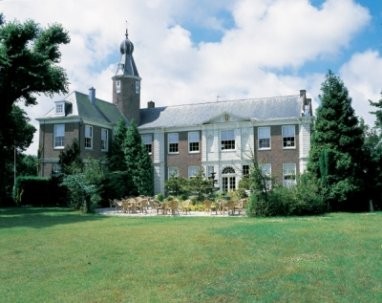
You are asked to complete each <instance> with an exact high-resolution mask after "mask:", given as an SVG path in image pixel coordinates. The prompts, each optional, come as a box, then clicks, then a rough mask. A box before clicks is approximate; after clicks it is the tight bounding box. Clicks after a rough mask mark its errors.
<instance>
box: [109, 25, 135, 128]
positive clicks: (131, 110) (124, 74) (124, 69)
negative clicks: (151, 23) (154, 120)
mask: <svg viewBox="0 0 382 303" xmlns="http://www.w3.org/2000/svg"><path fill="white" fill-rule="evenodd" d="M133 51H134V44H133V43H132V42H131V41H130V40H129V35H128V31H127V29H126V33H125V39H124V40H123V41H122V43H121V46H120V52H121V60H120V62H119V64H118V67H117V71H116V73H115V75H114V76H113V78H112V80H113V103H114V104H115V105H116V106H117V107H118V109H119V110H120V111H121V112H122V113H123V114H124V116H125V117H126V118H127V119H128V121H129V122H131V121H132V120H134V121H135V122H136V123H137V125H139V122H140V117H139V116H140V113H139V112H140V111H139V110H140V97H141V77H140V76H139V74H138V70H137V66H136V65H135V61H134V58H133Z"/></svg>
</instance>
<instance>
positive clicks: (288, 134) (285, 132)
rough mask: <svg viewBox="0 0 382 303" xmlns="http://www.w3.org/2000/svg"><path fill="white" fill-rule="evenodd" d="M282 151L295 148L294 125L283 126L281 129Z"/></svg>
mask: <svg viewBox="0 0 382 303" xmlns="http://www.w3.org/2000/svg"><path fill="white" fill-rule="evenodd" d="M281 133H282V138H283V148H284V149H294V148H296V125H294V124H291V125H283V126H282V128H281Z"/></svg>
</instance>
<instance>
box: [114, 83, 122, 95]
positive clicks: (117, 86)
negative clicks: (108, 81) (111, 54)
mask: <svg viewBox="0 0 382 303" xmlns="http://www.w3.org/2000/svg"><path fill="white" fill-rule="evenodd" d="M115 92H116V93H117V94H119V93H120V92H121V80H116V81H115Z"/></svg>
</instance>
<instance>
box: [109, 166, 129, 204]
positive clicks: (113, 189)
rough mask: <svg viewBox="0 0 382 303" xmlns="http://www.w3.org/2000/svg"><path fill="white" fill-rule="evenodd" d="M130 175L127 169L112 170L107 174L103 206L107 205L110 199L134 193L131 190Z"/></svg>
mask: <svg viewBox="0 0 382 303" xmlns="http://www.w3.org/2000/svg"><path fill="white" fill-rule="evenodd" d="M130 179H131V178H130V175H129V173H128V172H127V171H112V172H108V173H106V174H105V178H104V180H103V183H102V184H103V185H102V201H103V202H104V204H103V206H107V204H105V203H107V201H108V200H113V199H121V198H124V197H127V196H130V195H132V193H131V192H130V191H129V184H131V180H130Z"/></svg>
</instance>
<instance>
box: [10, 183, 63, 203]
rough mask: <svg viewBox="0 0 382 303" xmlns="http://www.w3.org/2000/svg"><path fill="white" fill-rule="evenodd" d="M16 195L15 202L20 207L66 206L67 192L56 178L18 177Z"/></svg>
mask: <svg viewBox="0 0 382 303" xmlns="http://www.w3.org/2000/svg"><path fill="white" fill-rule="evenodd" d="M14 193H15V197H14V200H15V202H16V204H17V205H20V206H21V205H31V206H38V207H42V206H44V207H47V206H66V201H65V197H66V191H65V189H64V188H62V187H61V186H60V184H59V182H58V180H57V179H55V178H45V177H36V176H21V177H18V178H17V179H16V184H15V190H14Z"/></svg>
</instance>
